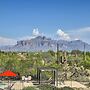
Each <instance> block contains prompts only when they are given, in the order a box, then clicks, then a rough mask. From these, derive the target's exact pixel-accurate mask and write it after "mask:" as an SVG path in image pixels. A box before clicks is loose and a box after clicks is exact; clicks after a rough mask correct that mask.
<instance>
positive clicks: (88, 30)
mask: <svg viewBox="0 0 90 90" xmlns="http://www.w3.org/2000/svg"><path fill="white" fill-rule="evenodd" d="M77 31H78V32H89V33H90V27H85V28H80V29H77Z"/></svg>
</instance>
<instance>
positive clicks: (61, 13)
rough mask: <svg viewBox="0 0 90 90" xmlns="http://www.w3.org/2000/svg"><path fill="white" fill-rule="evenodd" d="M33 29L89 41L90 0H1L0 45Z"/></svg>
mask: <svg viewBox="0 0 90 90" xmlns="http://www.w3.org/2000/svg"><path fill="white" fill-rule="evenodd" d="M37 28H38V29H37ZM33 29H34V31H33ZM32 31H33V32H34V34H35V31H36V34H38V35H41V33H43V34H44V35H46V36H50V37H53V38H55V37H56V35H58V37H60V39H65V40H66V39H73V40H74V39H81V40H83V41H86V42H88V43H90V40H89V38H90V0H0V44H1V43H4V44H6V43H8V42H11V43H12V41H14V42H15V40H19V39H23V38H29V37H31V36H32Z"/></svg>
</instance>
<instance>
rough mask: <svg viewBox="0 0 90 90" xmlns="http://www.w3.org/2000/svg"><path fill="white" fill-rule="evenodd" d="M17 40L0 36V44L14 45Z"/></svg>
mask: <svg viewBox="0 0 90 90" xmlns="http://www.w3.org/2000/svg"><path fill="white" fill-rule="evenodd" d="M16 42H17V40H14V39H10V38H6V37H0V45H15V44H16Z"/></svg>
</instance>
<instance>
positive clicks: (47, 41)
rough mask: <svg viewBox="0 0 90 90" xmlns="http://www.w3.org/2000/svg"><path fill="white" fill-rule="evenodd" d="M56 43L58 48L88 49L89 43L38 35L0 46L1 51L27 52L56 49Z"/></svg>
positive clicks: (89, 47) (89, 48)
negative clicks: (13, 43)
mask: <svg viewBox="0 0 90 90" xmlns="http://www.w3.org/2000/svg"><path fill="white" fill-rule="evenodd" d="M57 43H58V45H59V50H81V51H83V50H84V46H85V50H86V51H90V45H89V44H88V43H85V42H83V41H81V40H74V41H65V40H58V41H57V40H52V39H51V38H47V37H45V36H38V37H36V38H33V39H30V40H21V41H17V44H16V45H12V46H3V47H0V50H1V51H19V52H26V51H27V52H29V51H48V50H53V51H56V50H57Z"/></svg>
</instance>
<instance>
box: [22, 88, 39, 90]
mask: <svg viewBox="0 0 90 90" xmlns="http://www.w3.org/2000/svg"><path fill="white" fill-rule="evenodd" d="M23 90H37V89H36V88H35V87H26V88H24V89H23Z"/></svg>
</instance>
